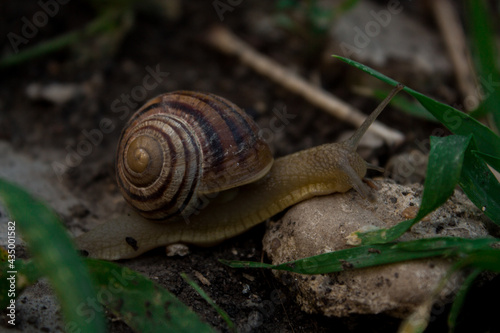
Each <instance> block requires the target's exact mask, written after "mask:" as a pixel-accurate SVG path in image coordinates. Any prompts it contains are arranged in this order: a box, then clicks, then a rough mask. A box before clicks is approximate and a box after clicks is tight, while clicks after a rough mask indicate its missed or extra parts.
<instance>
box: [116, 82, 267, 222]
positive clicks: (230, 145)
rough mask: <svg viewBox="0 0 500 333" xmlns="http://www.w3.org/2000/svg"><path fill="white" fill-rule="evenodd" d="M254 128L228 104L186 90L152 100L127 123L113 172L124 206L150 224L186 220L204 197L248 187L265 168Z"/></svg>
mask: <svg viewBox="0 0 500 333" xmlns="http://www.w3.org/2000/svg"><path fill="white" fill-rule="evenodd" d="M258 131H259V129H258V127H257V125H256V124H255V123H254V122H253V120H252V119H251V118H250V117H249V116H248V115H247V114H246V113H245V112H244V111H242V110H241V109H240V108H238V107H237V106H236V105H234V104H233V103H231V102H229V101H228V100H226V99H224V98H222V97H219V96H216V95H212V94H204V93H198V92H190V91H178V92H172V93H167V94H163V95H160V96H158V97H156V98H154V99H152V100H150V101H149V102H147V103H146V104H145V105H144V106H143V107H142V108H140V109H139V110H138V111H137V112H136V113H135V114H134V115H133V116H132V118H131V119H130V120H129V122H128V123H127V125H126V127H125V129H124V130H123V132H122V134H121V137H120V141H119V144H118V150H117V157H116V161H117V162H116V173H117V181H118V186H119V187H120V190H121V192H122V194H123V196H124V197H125V199H126V201H127V202H129V203H130V204H131V205H132V206H133V207H135V208H136V209H137V210H138V211H139V213H140V214H142V215H143V216H144V217H146V218H149V219H154V220H170V219H174V218H179V217H183V218H185V219H187V218H188V217H189V215H190V214H192V213H193V212H195V211H196V210H197V209H198V208H199V207H200V206H201V205H202V204H203V200H202V198H200V196H202V195H203V194H211V193H216V192H220V191H223V190H226V189H230V188H233V187H236V186H240V185H243V184H247V183H250V182H253V181H255V180H257V179H259V178H261V177H262V176H264V175H265V174H266V173H267V172H268V170H269V169H270V168H271V165H272V163H273V158H272V155H271V152H270V150H269V147H268V145H267V144H266V143H265V142H264V141H263V140H262V139H261V138H260V137H259V135H258Z"/></svg>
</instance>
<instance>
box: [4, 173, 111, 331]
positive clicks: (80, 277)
mask: <svg viewBox="0 0 500 333" xmlns="http://www.w3.org/2000/svg"><path fill="white" fill-rule="evenodd" d="M0 197H1V199H2V201H3V203H4V204H5V206H6V208H7V209H8V211H9V212H10V214H11V216H12V218H13V220H15V222H16V231H17V232H19V233H20V234H21V235H22V237H23V239H24V240H25V241H26V243H27V246H28V249H29V251H30V253H31V255H32V257H33V262H34V263H35V265H36V267H37V269H38V270H39V271H40V272H41V274H43V275H44V276H46V277H47V278H48V279H49V281H50V283H51V285H52V287H53V288H54V292H55V294H56V296H57V298H58V299H59V302H60V304H61V308H62V312H63V314H64V318H65V320H66V323H67V328H71V327H78V328H79V329H80V330H81V332H105V320H104V317H103V315H102V313H103V312H102V310H101V311H98V313H97V314H96V316H95V319H94V320H92V321H90V322H87V320H86V318H84V317H83V316H82V315H81V313H79V311H78V308H79V306H80V305H81V304H83V303H84V302H85V301H86V299H87V297H88V295H94V294H95V290H94V288H93V286H92V283H91V280H90V275H89V272H88V271H87V269H86V267H85V265H84V263H83V262H82V259H81V258H80V256H79V255H78V254H77V252H76V250H75V248H74V247H73V245H72V243H71V240H70V239H69V237H68V235H67V233H66V230H65V229H64V227H63V226H62V225H61V224H60V222H59V219H58V218H57V216H56V215H55V214H54V213H53V212H52V211H51V210H50V209H48V208H47V207H46V206H45V205H43V204H42V203H41V202H40V201H38V200H35V199H34V198H33V197H32V196H31V195H29V194H28V193H27V192H25V191H24V190H22V189H20V188H19V187H17V186H15V185H12V184H10V183H8V182H6V181H4V180H0ZM98 307H100V306H98Z"/></svg>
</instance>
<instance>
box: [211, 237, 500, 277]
mask: <svg viewBox="0 0 500 333" xmlns="http://www.w3.org/2000/svg"><path fill="white" fill-rule="evenodd" d="M498 242H500V240H499V239H493V238H480V239H466V238H459V237H437V238H428V239H419V240H414V241H407V242H401V243H386V244H375V245H363V246H358V247H354V248H349V249H344V250H339V251H335V252H329V253H324V254H320V255H317V256H313V257H308V258H304V259H299V260H295V261H291V262H287V263H284V264H280V265H271V264H264V263H260V262H249V261H230V260H220V262H222V263H223V264H225V265H228V266H230V267H233V268H267V269H277V270H283V271H289V272H294V273H300V274H327V273H333V272H340V271H343V270H349V269H355V268H364V267H371V266H377V265H383V264H390V263H395V262H401V261H407V260H415V259H422V258H430V257H436V256H444V257H452V256H453V257H456V256H460V257H463V256H465V255H469V254H471V253H474V252H476V251H479V250H484V249H489V247H490V246H491V245H492V244H495V243H498ZM468 264H472V261H471V262H469V263H468Z"/></svg>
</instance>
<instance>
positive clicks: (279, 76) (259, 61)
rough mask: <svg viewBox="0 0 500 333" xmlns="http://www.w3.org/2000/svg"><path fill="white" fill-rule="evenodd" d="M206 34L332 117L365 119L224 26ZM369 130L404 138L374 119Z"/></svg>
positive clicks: (213, 43)
mask: <svg viewBox="0 0 500 333" xmlns="http://www.w3.org/2000/svg"><path fill="white" fill-rule="evenodd" d="M206 38H207V42H208V43H209V44H210V45H211V46H213V47H215V48H216V49H218V50H220V51H222V52H224V53H226V54H229V55H235V56H237V57H239V59H240V60H241V62H242V63H244V64H246V65H247V66H249V67H251V68H253V69H254V70H255V71H257V72H258V73H260V74H262V75H264V76H267V77H269V78H270V79H272V80H273V81H275V82H277V83H278V84H281V85H282V86H284V87H285V88H287V89H289V90H291V91H292V92H294V93H295V94H297V95H301V96H302V97H304V98H305V99H307V100H308V101H309V102H310V103H312V104H314V105H316V106H317V107H319V108H321V109H323V110H325V111H327V112H328V113H330V114H332V115H334V116H335V117H337V118H339V119H341V120H343V121H346V122H348V123H350V124H353V125H354V126H356V127H358V126H359V125H361V123H362V122H363V121H364V120H365V118H366V116H365V115H364V114H363V113H362V112H360V111H359V110H357V109H356V108H354V107H352V106H350V105H349V104H347V103H346V102H344V101H342V100H340V99H339V98H337V97H335V96H334V95H332V94H330V93H328V92H326V91H324V90H322V89H321V88H318V87H315V86H313V85H312V84H310V83H309V82H307V81H306V80H304V79H303V78H301V77H299V76H298V75H296V74H295V73H292V72H291V71H289V70H287V69H286V68H285V67H283V66H281V65H280V64H278V63H277V62H275V61H274V60H272V59H270V58H268V57H266V56H264V55H262V54H260V53H258V52H257V51H255V50H254V49H253V48H251V47H250V46H249V45H248V44H246V43H245V42H243V41H242V40H241V39H239V38H238V37H237V36H235V35H234V34H232V33H231V32H230V31H229V30H227V29H226V28H224V27H220V26H218V27H215V28H213V29H211V30H210V31H209V32H208V33H207V35H206ZM368 130H369V131H371V132H372V133H374V134H377V135H379V136H380V137H382V138H383V139H384V140H385V141H386V142H387V143H388V144H389V145H397V144H400V143H401V142H402V141H403V139H404V136H403V134H401V133H400V132H399V131H396V130H394V129H391V128H389V127H387V126H385V125H384V124H382V123H380V122H377V121H376V122H374V123H373V124H372V126H370V128H369V129H368Z"/></svg>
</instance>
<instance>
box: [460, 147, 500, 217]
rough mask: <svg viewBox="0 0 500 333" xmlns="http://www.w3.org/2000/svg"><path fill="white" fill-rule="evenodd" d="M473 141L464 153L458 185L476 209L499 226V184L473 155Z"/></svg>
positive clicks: (483, 164) (475, 155)
mask: <svg viewBox="0 0 500 333" xmlns="http://www.w3.org/2000/svg"><path fill="white" fill-rule="evenodd" d="M475 150H476V146H475V144H474V141H471V144H470V146H469V149H467V152H466V153H465V158H464V166H463V167H462V174H461V175H460V181H459V185H460V187H461V188H462V189H463V190H464V192H465V194H466V195H467V197H468V198H469V199H470V201H472V202H473V203H474V204H475V205H476V207H478V208H479V209H481V210H482V211H483V213H484V214H485V215H486V216H488V217H489V218H490V219H491V220H492V221H493V222H494V223H495V224H497V225H500V195H499V194H500V183H498V180H497V179H496V178H495V176H494V175H493V174H492V172H491V170H490V169H489V168H488V166H487V165H486V164H485V163H484V161H483V160H482V159H481V158H479V157H478V156H477V154H474V153H473V151H475Z"/></svg>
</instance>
